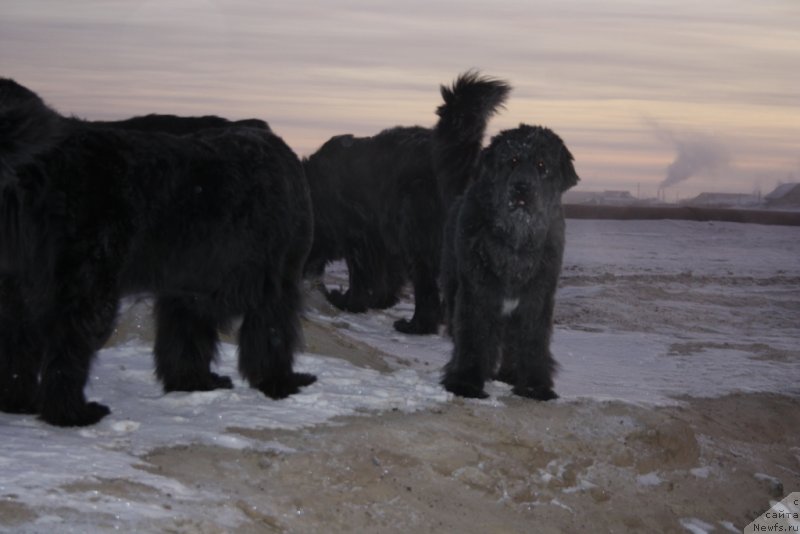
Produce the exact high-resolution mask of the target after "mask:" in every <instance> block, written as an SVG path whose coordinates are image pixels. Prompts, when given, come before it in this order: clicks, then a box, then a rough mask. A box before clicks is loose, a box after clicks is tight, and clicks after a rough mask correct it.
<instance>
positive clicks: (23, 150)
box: [0, 78, 61, 176]
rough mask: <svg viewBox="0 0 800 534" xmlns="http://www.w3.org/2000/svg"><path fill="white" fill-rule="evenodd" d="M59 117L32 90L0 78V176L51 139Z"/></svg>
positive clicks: (55, 132)
mask: <svg viewBox="0 0 800 534" xmlns="http://www.w3.org/2000/svg"><path fill="white" fill-rule="evenodd" d="M60 131H61V117H60V116H59V115H58V114H57V113H56V112H55V111H53V110H52V109H50V108H49V107H47V105H46V104H45V103H44V102H43V101H42V99H41V98H39V96H38V95H36V93H34V92H33V91H31V90H29V89H27V88H26V87H23V86H22V85H20V84H18V83H17V82H15V81H14V80H11V79H8V78H0V166H2V168H0V176H2V174H3V173H5V172H7V171H10V170H11V169H14V168H16V167H17V166H19V165H22V164H24V163H27V162H28V161H29V160H31V159H32V158H34V157H35V156H36V154H38V153H40V152H43V151H44V150H46V149H47V148H49V147H50V146H51V145H52V144H53V143H55V141H56V139H57V138H58V136H59V134H60Z"/></svg>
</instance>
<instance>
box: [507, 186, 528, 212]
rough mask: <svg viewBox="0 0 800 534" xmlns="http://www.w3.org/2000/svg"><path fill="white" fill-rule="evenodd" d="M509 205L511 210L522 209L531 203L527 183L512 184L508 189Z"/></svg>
mask: <svg viewBox="0 0 800 534" xmlns="http://www.w3.org/2000/svg"><path fill="white" fill-rule="evenodd" d="M509 196H510V199H509V205H510V207H512V208H517V207H522V206H525V205H527V204H528V203H530V201H531V184H529V183H528V182H514V183H512V184H511V187H510V195H509Z"/></svg>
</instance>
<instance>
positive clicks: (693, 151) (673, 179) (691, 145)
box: [646, 120, 731, 189]
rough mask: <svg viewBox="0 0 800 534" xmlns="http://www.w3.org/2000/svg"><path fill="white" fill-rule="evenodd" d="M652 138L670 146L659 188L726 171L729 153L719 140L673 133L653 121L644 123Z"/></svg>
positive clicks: (692, 134)
mask: <svg viewBox="0 0 800 534" xmlns="http://www.w3.org/2000/svg"><path fill="white" fill-rule="evenodd" d="M646 122H647V123H648V124H649V125H650V127H651V128H652V129H653V131H654V132H655V133H656V136H657V137H658V138H659V139H661V140H663V141H665V142H667V143H669V144H671V145H672V147H673V148H674V149H675V159H674V160H673V161H672V163H670V164H669V166H668V167H667V169H666V177H665V178H664V179H663V180H662V181H661V183H660V184H659V189H665V188H667V187H670V186H673V185H675V184H679V183H681V182H683V181H685V180H688V179H689V178H691V177H692V176H695V175H698V174H713V173H716V172H719V171H721V170H725V169H727V168H728V166H729V164H730V161H731V154H730V151H729V150H728V149H727V147H725V146H724V145H723V144H722V143H721V142H720V141H718V140H716V139H713V138H712V137H710V136H707V135H704V134H700V133H676V132H675V131H673V130H670V129H668V128H666V127H664V126H663V125H661V124H659V123H658V122H656V121H653V120H646Z"/></svg>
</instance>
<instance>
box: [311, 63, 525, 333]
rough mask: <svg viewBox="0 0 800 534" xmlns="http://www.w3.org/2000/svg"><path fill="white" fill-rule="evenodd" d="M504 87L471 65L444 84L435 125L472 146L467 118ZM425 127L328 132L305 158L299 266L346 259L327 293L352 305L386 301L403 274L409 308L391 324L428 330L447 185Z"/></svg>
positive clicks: (433, 327) (315, 271)
mask: <svg viewBox="0 0 800 534" xmlns="http://www.w3.org/2000/svg"><path fill="white" fill-rule="evenodd" d="M508 91H509V88H508V87H507V86H506V85H505V84H502V83H500V82H497V81H495V80H491V79H488V78H482V77H480V76H478V75H477V74H475V73H468V74H467V75H465V76H462V77H461V78H459V79H458V80H457V81H456V83H454V84H453V86H452V87H442V96H443V98H444V99H445V101H446V102H448V103H449V104H448V106H447V109H446V111H445V112H444V114H443V115H441V114H440V115H441V118H440V121H439V124H437V126H436V129H444V130H448V131H453V132H458V133H457V135H458V136H459V137H458V138H459V139H460V140H461V139H466V140H467V142H469V143H472V144H477V146H478V147H480V144H481V141H482V138H483V129H481V128H478V127H474V126H473V123H478V124H485V122H486V120H487V119H488V117H489V116H491V115H492V114H493V113H494V112H495V111H496V110H497V108H498V107H500V106H501V105H502V103H503V102H504V101H505V98H506V95H507V94H508ZM443 108H444V106H443ZM467 123H469V124H468V127H467V128H466V129H462V127H461V126H462V124H467ZM478 130H480V131H478ZM476 135H477V138H475V137H476ZM432 136H433V130H431V129H428V128H422V127H396V128H392V129H388V130H384V131H382V132H381V133H379V134H378V135H375V136H373V137H363V138H356V137H353V136H351V135H341V136H336V137H333V138H331V139H330V140H329V141H328V142H326V143H325V144H324V145H323V146H322V147H321V148H320V149H319V150H318V151H317V152H316V153H315V154H313V155H312V156H311V157H310V158H308V159H307V160H306V161H305V162H304V165H305V169H306V175H307V176H308V180H309V185H310V187H311V196H312V201H313V204H314V215H315V239H314V245H313V246H312V250H311V254H310V255H309V260H308V263H307V266H306V272H307V274H309V275H317V276H318V275H320V274H322V273H323V272H324V269H325V265H326V264H327V263H328V262H330V261H333V260H336V259H340V258H344V259H345V261H346V263H347V268H348V274H349V288H348V289H347V290H346V291H345V292H341V291H336V290H334V291H329V292H326V295H327V298H328V300H329V301H330V302H331V303H333V304H334V305H335V306H337V307H338V308H340V309H343V310H347V311H351V312H363V311H366V310H367V309H370V308H386V307H389V306H391V305H393V304H394V303H396V302H397V300H398V296H399V295H398V294H399V291H400V289H401V287H402V286H403V284H404V283H405V282H406V281H407V280H408V279H410V280H411V282H412V283H413V287H414V298H415V308H414V315H413V317H412V318H411V319H401V320H398V321H396V322H395V325H394V326H395V328H396V329H397V330H398V331H400V332H404V333H409V334H429V333H434V332H436V331H437V330H438V327H439V324H440V323H441V319H442V313H441V302H440V297H439V286H438V277H439V265H440V255H441V238H442V228H443V226H444V221H445V213H446V204H447V203H448V202H449V196H448V195H449V190H450V188H452V187H453V185H452V184H450V183H449V179H448V177H445V178H446V179H445V183H444V184H442V183H439V182H438V181H437V175H438V173H437V170H436V168H437V166H438V161H439V159H447V158H449V157H450V154H447V153H445V154H438V153H436V152H435V151H434V150H433V144H432ZM442 176H445V175H442Z"/></svg>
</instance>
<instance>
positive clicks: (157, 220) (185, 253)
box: [0, 79, 315, 426]
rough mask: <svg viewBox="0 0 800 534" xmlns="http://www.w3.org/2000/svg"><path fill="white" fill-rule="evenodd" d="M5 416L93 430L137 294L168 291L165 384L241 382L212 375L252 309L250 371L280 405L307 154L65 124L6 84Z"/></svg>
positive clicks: (217, 139)
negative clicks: (233, 325) (122, 308)
mask: <svg viewBox="0 0 800 534" xmlns="http://www.w3.org/2000/svg"><path fill="white" fill-rule="evenodd" d="M0 169H1V170H0V221H2V227H0V410H2V411H5V412H12V413H36V414H39V416H40V417H41V418H42V419H43V420H44V421H46V422H48V423H51V424H55V425H61V426H81V425H89V424H92V423H95V422H97V421H98V420H100V419H101V418H102V417H104V416H105V415H106V414H108V413H109V409H108V408H107V407H106V406H103V405H101V404H99V403H96V402H87V401H86V398H85V396H84V391H83V390H84V386H85V384H86V380H87V377H88V373H89V369H90V365H91V360H92V358H93V356H94V354H95V352H96V351H97V350H98V349H99V348H100V347H101V346H102V345H103V344H104V342H105V341H106V340H107V338H108V336H109V335H110V333H111V331H112V329H113V325H114V320H115V317H116V314H117V306H118V300H119V298H120V296H122V295H124V294H126V293H151V294H153V295H154V297H155V299H156V305H155V309H156V323H157V332H156V343H155V351H154V352H155V361H156V375H157V377H158V378H159V379H160V380H161V382H162V384H163V387H164V390H165V391H176V390H180V391H197V390H210V389H215V388H230V387H232V382H231V380H230V379H229V378H227V377H224V376H219V375H217V374H215V373H213V372H212V371H211V370H210V364H211V362H212V361H213V360H214V359H215V357H216V355H217V336H218V328H221V327H226V326H227V325H228V324H229V322H230V321H231V319H232V318H233V317H236V316H239V315H242V316H243V323H242V326H241V329H240V332H239V371H240V373H241V374H242V376H243V377H244V378H245V379H246V380H247V381H248V382H249V384H250V385H251V386H252V387H254V388H257V389H259V390H261V391H262V392H264V393H265V394H266V395H268V396H270V397H272V398H282V397H285V396H287V395H289V394H292V393H295V392H297V391H298V389H299V388H300V387H301V386H305V385H308V384H310V383H312V382H313V381H314V380H315V377H314V376H312V375H307V374H300V373H295V372H294V371H293V370H292V365H293V357H294V352H295V350H296V349H297V348H298V346H299V344H300V343H301V331H300V324H299V315H300V309H301V294H300V284H301V276H302V267H303V264H304V262H305V259H306V256H307V253H308V250H309V248H310V245H311V238H312V224H313V223H312V212H311V203H310V198H309V192H308V186H307V183H306V181H305V179H304V176H303V170H302V166H301V164H300V161H299V160H298V158H297V156H295V154H294V153H293V152H292V151H291V149H290V148H289V147H287V146H286V144H285V143H284V142H283V141H282V140H281V139H280V138H278V137H277V136H275V135H274V134H272V133H271V132H269V131H268V130H265V129H263V128H248V127H235V128H228V129H212V130H203V131H200V132H197V133H194V134H188V135H185V136H180V137H179V136H174V135H169V134H159V133H141V132H136V131H121V130H119V129H110V128H107V127H103V126H100V125H97V124H92V123H86V122H83V121H79V120H77V119H65V118H62V117H61V116H59V115H58V114H57V113H56V112H55V111H53V110H51V109H50V108H49V107H47V106H46V105H45V104H44V103H43V102H42V101H41V99H40V98H39V97H38V96H37V95H35V94H34V93H33V92H31V91H29V90H27V89H26V88H24V87H22V86H20V85H19V84H17V83H15V82H14V81H12V80H8V79H0Z"/></svg>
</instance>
